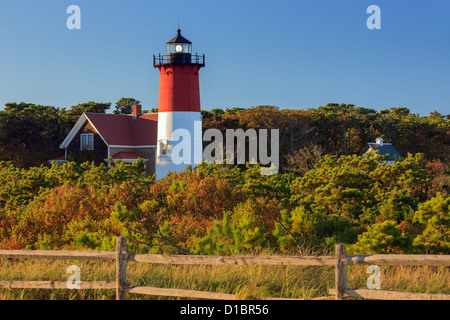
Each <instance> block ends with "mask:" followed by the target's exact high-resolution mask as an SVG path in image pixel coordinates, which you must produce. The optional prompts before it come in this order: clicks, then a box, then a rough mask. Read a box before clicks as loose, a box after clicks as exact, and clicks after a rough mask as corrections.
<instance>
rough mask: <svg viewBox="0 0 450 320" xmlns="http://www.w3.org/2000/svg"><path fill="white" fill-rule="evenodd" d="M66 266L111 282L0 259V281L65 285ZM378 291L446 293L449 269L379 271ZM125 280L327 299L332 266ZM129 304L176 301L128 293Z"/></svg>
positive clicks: (110, 272) (60, 294) (351, 271)
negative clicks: (76, 273)
mask: <svg viewBox="0 0 450 320" xmlns="http://www.w3.org/2000/svg"><path fill="white" fill-rule="evenodd" d="M70 265H77V266H79V267H80V269H81V280H82V281H115V264H114V262H100V261H79V260H73V261H71V260H38V259H35V260H33V259H31V260H25V259H24V260H21V259H12V260H9V259H0V281H9V280H30V281H31V280H53V281H66V280H67V279H68V277H69V274H67V273H66V270H67V268H68V267H69V266H70ZM366 269H367V266H349V267H348V287H349V288H366V281H367V278H368V277H369V276H370V274H367V273H366ZM380 269H381V279H382V282H381V289H382V290H390V291H403V292H422V293H443V294H450V268H448V267H429V266H424V267H403V266H380ZM127 279H128V281H129V282H131V283H132V284H133V285H135V286H152V287H161V288H178V289H190V290H199V291H210V292H221V293H229V294H236V297H237V298H238V299H264V298H268V297H277V298H303V299H309V298H314V297H322V296H328V290H329V289H332V288H334V267H332V266H325V267H322V266H304V267H303V266H257V265H256V266H232V267H230V266H206V265H200V266H190V265H178V266H176V265H158V264H147V263H138V262H129V263H128V268H127ZM0 299H2V300H34V299H39V300H113V299H115V291H114V290H92V289H88V290H69V289H53V290H49V289H0ZM128 299H132V300H135V299H136V300H141V299H179V298H174V297H161V296H146V295H138V294H128Z"/></svg>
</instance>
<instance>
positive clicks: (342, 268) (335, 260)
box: [0, 237, 450, 300]
mask: <svg viewBox="0 0 450 320" xmlns="http://www.w3.org/2000/svg"><path fill="white" fill-rule="evenodd" d="M0 258H15V259H55V260H98V261H115V264H116V280H115V281H114V282H110V281H82V282H81V283H80V288H79V289H115V290H116V299H117V300H124V299H126V294H127V293H133V294H146V295H154V296H175V297H185V298H197V299H214V300H231V299H234V298H236V296H235V295H233V294H228V293H217V292H205V291H196V290H185V289H169V288H155V287H143V286H133V285H132V284H131V283H129V282H128V281H127V262H128V261H137V262H143V263H157V264H176V265H234V266H242V265H289V266H335V286H336V287H335V289H331V290H330V291H329V294H331V295H333V296H334V298H335V299H336V300H343V299H345V298H348V297H356V298H366V299H381V300H411V299H412V300H450V295H448V294H426V293H409V292H394V291H384V290H367V289H348V288H347V266H352V265H402V266H413V265H417V266H421V265H423V266H450V255H383V254H375V255H348V256H347V255H346V252H345V245H343V244H338V245H336V253H335V255H334V256H207V255H160V254H130V253H128V252H127V248H126V239H125V237H117V241H116V252H110V251H68V250H59V251H56V250H55V251H52V250H0ZM0 288H11V289H14V288H35V289H67V288H68V287H67V282H62V281H16V280H13V281H0ZM327 298H333V297H320V298H317V299H327ZM268 299H269V300H272V299H273V300H275V299H276V300H279V299H281V298H268ZM289 300H296V299H289Z"/></svg>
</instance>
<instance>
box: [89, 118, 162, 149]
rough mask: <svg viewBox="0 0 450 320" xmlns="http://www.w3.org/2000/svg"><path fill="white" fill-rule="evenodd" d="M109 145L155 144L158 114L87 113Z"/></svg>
mask: <svg viewBox="0 0 450 320" xmlns="http://www.w3.org/2000/svg"><path fill="white" fill-rule="evenodd" d="M85 115H86V117H87V118H88V119H89V121H90V122H91V123H92V125H93V126H94V127H95V128H96V129H97V131H98V133H99V134H100V135H101V136H102V138H103V139H104V140H105V142H106V143H107V144H108V145H110V146H111V145H120V146H150V145H152V146H154V145H156V139H157V131H158V114H157V113H148V114H143V115H140V116H139V117H137V118H134V117H133V116H132V115H122V114H107V113H88V112H86V113H85Z"/></svg>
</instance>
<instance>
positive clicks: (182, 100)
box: [158, 64, 202, 112]
mask: <svg viewBox="0 0 450 320" xmlns="http://www.w3.org/2000/svg"><path fill="white" fill-rule="evenodd" d="M201 67H202V66H201V65H196V64H180V65H177V64H174V65H160V66H158V69H159V71H160V74H159V106H158V108H159V110H158V111H159V112H173V111H185V112H186V111H188V112H189V111H190V112H200V86H199V77H198V71H199V69H200V68H201Z"/></svg>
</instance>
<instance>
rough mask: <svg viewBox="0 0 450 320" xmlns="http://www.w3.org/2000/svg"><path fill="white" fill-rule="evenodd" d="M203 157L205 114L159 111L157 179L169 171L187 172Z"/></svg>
mask: <svg viewBox="0 0 450 320" xmlns="http://www.w3.org/2000/svg"><path fill="white" fill-rule="evenodd" d="M202 160H203V140H202V115H201V113H200V112H188V111H175V112H160V113H159V114H158V145H157V148H156V168H155V169H156V170H155V172H156V179H158V180H159V179H162V178H164V177H165V176H166V175H167V174H168V173H169V172H181V171H184V170H185V169H186V168H187V166H189V165H191V166H192V167H195V166H197V164H199V163H200V162H201V161H202Z"/></svg>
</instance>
